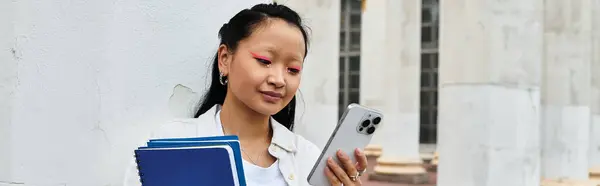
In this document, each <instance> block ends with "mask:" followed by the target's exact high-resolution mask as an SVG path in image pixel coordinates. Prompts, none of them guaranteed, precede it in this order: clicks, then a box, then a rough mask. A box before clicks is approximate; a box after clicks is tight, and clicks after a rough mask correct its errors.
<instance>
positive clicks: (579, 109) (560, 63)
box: [541, 0, 592, 180]
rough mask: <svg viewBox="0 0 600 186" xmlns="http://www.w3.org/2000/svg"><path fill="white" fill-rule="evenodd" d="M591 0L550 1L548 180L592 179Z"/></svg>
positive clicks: (545, 131)
mask: <svg viewBox="0 0 600 186" xmlns="http://www.w3.org/2000/svg"><path fill="white" fill-rule="evenodd" d="M591 2H592V0H570V1H564V0H546V1H545V5H544V12H545V13H544V14H545V18H544V19H545V20H546V22H545V23H544V45H545V46H544V59H545V60H544V70H543V76H544V79H543V85H542V107H543V109H542V127H541V128H542V143H543V144H542V157H541V159H542V161H541V162H542V166H541V170H542V171H541V175H542V178H543V179H551V180H555V179H572V180H587V179H588V174H589V173H588V167H589V163H588V161H589V159H588V155H589V151H588V150H589V144H590V141H589V134H590V122H591V121H590V119H591V115H590V102H591V100H590V98H591V92H590V91H591V90H590V84H591V82H590V80H591V76H590V73H591V70H590V68H591V66H590V65H591V56H592V55H591V53H590V52H591V46H592V45H591V42H590V41H591V40H592V38H591V33H592V32H591V28H592V27H591V25H592V24H591V18H592V17H591V8H590V7H591V5H592V4H591Z"/></svg>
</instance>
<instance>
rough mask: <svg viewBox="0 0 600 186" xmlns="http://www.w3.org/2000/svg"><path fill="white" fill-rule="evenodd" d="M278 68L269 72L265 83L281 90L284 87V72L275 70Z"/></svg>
mask: <svg viewBox="0 0 600 186" xmlns="http://www.w3.org/2000/svg"><path fill="white" fill-rule="evenodd" d="M275 69H279V68H274V69H273V70H271V73H270V74H269V77H268V78H267V83H269V84H271V85H273V86H275V87H276V88H281V87H284V86H285V77H284V76H285V70H275Z"/></svg>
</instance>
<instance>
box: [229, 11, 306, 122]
mask: <svg viewBox="0 0 600 186" xmlns="http://www.w3.org/2000/svg"><path fill="white" fill-rule="evenodd" d="M304 49H305V46H304V38H303V37H302V33H301V32H300V30H299V29H298V28H297V27H296V26H294V25H291V24H289V23H287V22H285V21H284V20H281V19H269V20H268V21H266V22H264V23H262V24H261V25H259V26H258V27H256V28H255V29H254V31H253V32H252V34H251V35H250V36H249V37H247V38H246V39H244V40H242V41H240V43H239V45H238V48H237V50H236V51H235V53H233V54H231V53H229V52H228V51H227V48H226V47H225V46H223V45H222V46H221V47H220V48H219V70H220V71H221V72H222V73H224V74H225V75H226V76H227V78H228V81H229V82H228V84H227V86H228V89H227V90H228V92H227V93H228V94H233V95H228V96H234V98H235V99H237V100H239V101H240V102H242V103H243V104H245V105H246V106H247V107H249V108H251V109H253V110H254V111H256V112H258V113H261V114H265V115H274V114H276V113H277V112H279V111H280V110H282V109H283V108H284V107H285V106H286V105H287V104H288V103H289V102H290V101H291V100H292V98H293V97H294V95H295V94H296V91H297V90H298V87H299V85H300V74H301V71H302V65H303V60H304V51H305V50H304Z"/></svg>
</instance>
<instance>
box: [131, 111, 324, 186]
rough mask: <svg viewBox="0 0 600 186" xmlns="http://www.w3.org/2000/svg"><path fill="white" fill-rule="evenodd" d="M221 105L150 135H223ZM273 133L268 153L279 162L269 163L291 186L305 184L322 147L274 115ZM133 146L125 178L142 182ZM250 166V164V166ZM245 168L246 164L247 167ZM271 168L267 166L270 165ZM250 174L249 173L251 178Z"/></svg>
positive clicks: (162, 126)
mask: <svg viewBox="0 0 600 186" xmlns="http://www.w3.org/2000/svg"><path fill="white" fill-rule="evenodd" d="M220 109H221V106H220V105H216V106H214V107H213V108H211V109H210V110H208V111H207V112H206V113H204V114H202V115H201V116H200V117H198V118H186V119H177V120H173V121H171V122H169V123H166V124H164V125H160V126H159V128H158V130H155V132H153V133H152V135H151V137H150V138H151V139H156V138H190V137H207V136H218V135H222V133H223V130H222V129H221V128H218V127H217V120H216V117H215V116H216V114H217V112H218V111H219V110H220ZM271 128H272V129H273V137H272V138H271V145H270V146H269V150H268V151H269V153H270V154H271V155H272V156H273V157H275V158H276V159H277V162H276V165H275V166H272V167H269V168H273V169H275V170H278V172H279V174H280V175H281V177H282V178H283V179H284V180H285V182H286V183H287V185H289V186H306V185H310V184H308V181H307V178H308V174H309V173H310V171H311V170H312V167H313V165H314V164H315V162H316V161H317V159H318V158H319V155H320V153H321V150H320V149H319V148H318V147H317V146H316V145H314V144H313V143H311V142H309V141H308V140H306V139H305V138H303V137H302V136H300V135H297V134H294V133H293V132H292V131H290V130H288V129H287V128H285V127H284V126H283V125H281V124H280V123H278V122H277V121H276V120H275V119H273V118H271ZM147 140H148V139H143V141H140V146H142V145H145V143H146V141H147ZM133 150H134V149H131V156H130V157H132V158H131V160H130V164H129V165H128V167H127V171H126V174H125V178H124V183H123V185H124V186H138V185H141V184H140V181H139V175H138V171H137V167H136V163H135V158H133V157H134V155H133ZM248 167H250V166H248ZM244 168H246V166H245V167H244ZM267 169H268V168H267ZM249 177H254V176H251V175H248V177H246V179H247V181H249V180H250V179H249Z"/></svg>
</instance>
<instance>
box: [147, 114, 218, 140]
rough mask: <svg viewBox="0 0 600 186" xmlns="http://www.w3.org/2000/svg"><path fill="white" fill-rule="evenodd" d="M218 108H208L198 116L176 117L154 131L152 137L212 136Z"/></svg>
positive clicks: (214, 131)
mask: <svg viewBox="0 0 600 186" xmlns="http://www.w3.org/2000/svg"><path fill="white" fill-rule="evenodd" d="M215 113H216V108H214V107H213V108H212V109H210V110H208V111H207V112H206V113H204V114H202V115H201V116H200V117H198V118H175V119H171V120H170V121H168V122H165V123H163V124H161V125H159V126H158V127H156V128H155V130H153V131H152V134H151V138H173V137H178V138H181V137H198V136H211V135H215V133H216V132H217V131H216V130H215V128H216V123H215V115H214V114H215Z"/></svg>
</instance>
